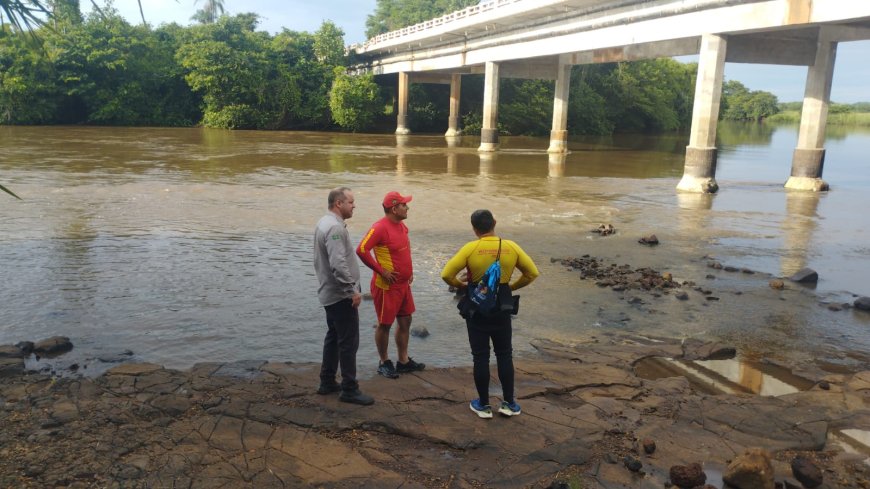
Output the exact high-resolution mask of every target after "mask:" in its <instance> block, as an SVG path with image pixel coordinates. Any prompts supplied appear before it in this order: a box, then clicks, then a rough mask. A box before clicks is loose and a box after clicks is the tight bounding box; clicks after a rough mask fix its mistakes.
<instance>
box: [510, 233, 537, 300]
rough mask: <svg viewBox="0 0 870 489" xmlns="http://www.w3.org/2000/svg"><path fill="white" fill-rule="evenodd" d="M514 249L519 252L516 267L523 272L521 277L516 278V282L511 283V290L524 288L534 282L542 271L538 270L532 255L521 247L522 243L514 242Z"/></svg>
mask: <svg viewBox="0 0 870 489" xmlns="http://www.w3.org/2000/svg"><path fill="white" fill-rule="evenodd" d="M512 244H513V248H514V251H515V252H516V253H517V266H516V268H517V269H519V271H520V272H522V275H521V276H520V278H518V279H517V280H516V282H514V283H512V284H511V290H517V289H522V288H523V287H525V286H526V285H529V284H530V283H532V282H533V281H534V280H535V279H536V278H538V275H540V274H541V273H540V272H538V267H536V266H535V262H533V261H532V259H531V257H529V255H527V254H526V252H525V251H523V249H522V248H520V245H518V244H516V243H512Z"/></svg>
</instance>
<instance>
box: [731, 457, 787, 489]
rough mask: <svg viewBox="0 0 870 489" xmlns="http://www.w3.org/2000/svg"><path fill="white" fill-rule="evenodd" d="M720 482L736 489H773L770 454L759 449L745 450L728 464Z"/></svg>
mask: <svg viewBox="0 0 870 489" xmlns="http://www.w3.org/2000/svg"><path fill="white" fill-rule="evenodd" d="M722 480H723V481H725V482H727V483H728V484H730V485H732V486H734V487H735V488H737V489H774V481H773V464H772V463H771V461H770V454H769V453H767V451H766V450H764V449H761V448H750V449H748V450H746V451H745V452H744V453H743V454H742V455H739V456H737V457H736V458H735V459H734V461H732V462H731V463H730V464H728V468H727V469H725V473H724V474H722Z"/></svg>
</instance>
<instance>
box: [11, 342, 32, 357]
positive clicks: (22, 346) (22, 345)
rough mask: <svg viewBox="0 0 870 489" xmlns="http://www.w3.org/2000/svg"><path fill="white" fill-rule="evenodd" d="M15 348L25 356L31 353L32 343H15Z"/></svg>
mask: <svg viewBox="0 0 870 489" xmlns="http://www.w3.org/2000/svg"><path fill="white" fill-rule="evenodd" d="M15 346H17V347H18V348H19V349H21V351H23V352H24V354H25V355H30V354H31V353H33V342H32V341H19V342H18V343H15Z"/></svg>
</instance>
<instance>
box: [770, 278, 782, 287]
mask: <svg viewBox="0 0 870 489" xmlns="http://www.w3.org/2000/svg"><path fill="white" fill-rule="evenodd" d="M767 285H769V286H770V288H771V289H774V290H782V289H784V288H785V282H783V281H782V280H780V279H778V278H775V279H773V280H771V281H770V282H768V283H767Z"/></svg>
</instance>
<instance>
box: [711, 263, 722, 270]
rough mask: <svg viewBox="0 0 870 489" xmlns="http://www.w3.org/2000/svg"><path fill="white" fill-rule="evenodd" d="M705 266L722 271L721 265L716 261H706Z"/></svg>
mask: <svg viewBox="0 0 870 489" xmlns="http://www.w3.org/2000/svg"><path fill="white" fill-rule="evenodd" d="M707 266H708V267H710V268H713V269H716V270H722V268H723V267H722V264H721V263H719V262H718V261H708V262H707Z"/></svg>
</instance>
